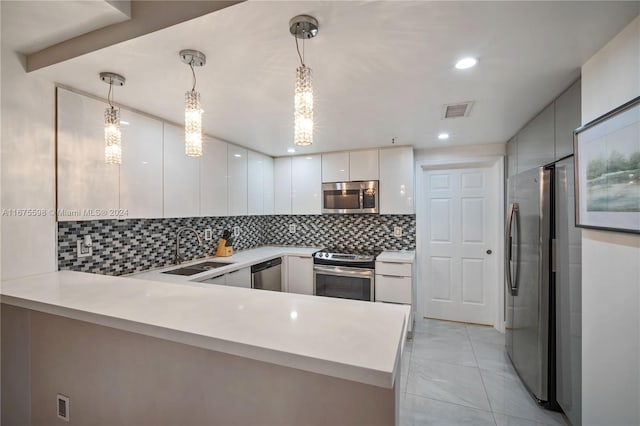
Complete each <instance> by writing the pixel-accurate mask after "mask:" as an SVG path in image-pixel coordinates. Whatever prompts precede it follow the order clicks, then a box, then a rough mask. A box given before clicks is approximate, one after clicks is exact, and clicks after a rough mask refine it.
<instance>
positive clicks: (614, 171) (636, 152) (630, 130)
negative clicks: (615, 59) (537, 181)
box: [573, 97, 640, 233]
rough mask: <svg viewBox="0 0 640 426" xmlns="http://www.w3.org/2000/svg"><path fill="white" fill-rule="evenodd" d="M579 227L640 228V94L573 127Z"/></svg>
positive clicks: (629, 229)
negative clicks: (599, 115) (576, 127)
mask: <svg viewBox="0 0 640 426" xmlns="http://www.w3.org/2000/svg"><path fill="white" fill-rule="evenodd" d="M573 141H574V153H575V156H574V161H575V170H576V226H580V227H583V228H595V229H606V230H612V231H620V232H633V233H640V97H637V98H635V99H633V100H632V101H630V102H627V103H626V104H624V105H622V106H620V107H618V108H616V109H614V110H613V111H610V112H608V113H607V114H605V115H603V116H602V117H599V118H597V119H595V120H593V121H592V122H590V123H588V124H585V125H584V126H582V127H580V128H579V129H577V130H576V131H575V132H574V139H573Z"/></svg>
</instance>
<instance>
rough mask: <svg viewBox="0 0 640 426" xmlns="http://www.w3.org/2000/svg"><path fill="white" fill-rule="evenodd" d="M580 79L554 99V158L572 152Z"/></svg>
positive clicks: (579, 102) (579, 121)
mask: <svg viewBox="0 0 640 426" xmlns="http://www.w3.org/2000/svg"><path fill="white" fill-rule="evenodd" d="M580 88H581V81H580V80H578V81H577V82H575V83H574V84H573V85H572V86H571V87H569V88H568V89H567V90H566V91H565V92H564V93H563V94H562V95H560V96H559V97H558V99H556V101H555V139H556V140H555V159H556V160H559V159H561V158H563V157H565V156H567V155H571V154H573V131H574V130H575V129H577V128H578V127H580V124H581V122H582V117H581V110H580V104H581V91H580Z"/></svg>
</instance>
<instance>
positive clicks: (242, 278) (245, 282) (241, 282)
mask: <svg viewBox="0 0 640 426" xmlns="http://www.w3.org/2000/svg"><path fill="white" fill-rule="evenodd" d="M201 282H202V283H205V284H218V285H228V286H231V287H245V288H251V267H247V268H242V269H238V270H237V271H233V272H228V273H226V274H224V275H220V276H217V277H214V278H209V279H208V280H205V281H201Z"/></svg>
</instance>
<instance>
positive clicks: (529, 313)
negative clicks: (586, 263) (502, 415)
mask: <svg viewBox="0 0 640 426" xmlns="http://www.w3.org/2000/svg"><path fill="white" fill-rule="evenodd" d="M573 176H574V173H573V157H569V158H566V159H563V160H560V161H558V162H556V163H554V164H551V165H549V166H545V167H539V168H535V169H531V170H528V171H526V172H523V173H520V174H518V175H516V176H512V177H511V178H509V180H508V190H507V205H508V207H509V209H508V213H507V227H506V228H507V229H506V238H507V241H506V248H507V250H506V256H507V259H506V268H505V269H506V270H505V275H506V279H505V282H506V315H505V317H506V346H507V352H508V354H509V357H510V359H511V362H512V363H513V366H514V368H515V369H516V371H517V372H518V375H519V376H520V378H521V379H522V381H523V383H524V384H525V386H526V387H527V389H528V390H529V392H530V393H531V394H532V395H533V397H535V398H536V399H537V400H538V402H539V403H540V404H542V405H544V406H546V407H547V408H553V409H557V408H558V407H562V409H563V410H564V411H565V413H566V414H567V416H568V417H569V419H570V420H571V422H572V424H573V425H574V426H576V425H579V424H580V408H581V406H580V399H581V396H580V387H581V382H580V365H581V362H580V361H581V352H580V346H581V322H580V303H581V301H580V230H579V229H578V228H576V227H575V220H574V217H575V215H574V186H573Z"/></svg>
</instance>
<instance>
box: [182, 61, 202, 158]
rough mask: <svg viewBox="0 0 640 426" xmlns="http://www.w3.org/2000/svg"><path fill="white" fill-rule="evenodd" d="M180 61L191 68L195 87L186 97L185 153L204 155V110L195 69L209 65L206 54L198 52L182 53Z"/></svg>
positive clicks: (195, 155)
mask: <svg viewBox="0 0 640 426" xmlns="http://www.w3.org/2000/svg"><path fill="white" fill-rule="evenodd" d="M180 59H181V60H182V62H184V63H185V64H187V65H189V68H191V74H192V76H193V86H192V87H191V90H189V91H188V92H187V93H186V94H185V97H184V152H185V154H187V155H188V156H189V157H200V156H201V155H202V108H201V107H200V92H196V72H195V70H194V69H193V67H202V66H204V64H206V63H207V57H206V56H205V55H204V53H202V52H199V51H197V50H191V49H188V50H182V51H180Z"/></svg>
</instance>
